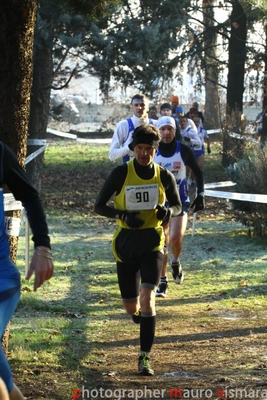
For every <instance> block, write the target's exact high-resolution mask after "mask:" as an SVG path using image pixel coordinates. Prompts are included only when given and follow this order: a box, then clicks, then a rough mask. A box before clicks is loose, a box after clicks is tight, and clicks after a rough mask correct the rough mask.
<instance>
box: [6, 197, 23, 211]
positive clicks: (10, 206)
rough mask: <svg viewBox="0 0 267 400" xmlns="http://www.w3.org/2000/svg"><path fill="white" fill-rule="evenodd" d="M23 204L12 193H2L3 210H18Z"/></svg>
mask: <svg viewBox="0 0 267 400" xmlns="http://www.w3.org/2000/svg"><path fill="white" fill-rule="evenodd" d="M22 209H23V206H22V204H21V202H20V201H17V200H16V199H15V197H14V196H13V194H12V193H4V210H5V211H19V210H22Z"/></svg>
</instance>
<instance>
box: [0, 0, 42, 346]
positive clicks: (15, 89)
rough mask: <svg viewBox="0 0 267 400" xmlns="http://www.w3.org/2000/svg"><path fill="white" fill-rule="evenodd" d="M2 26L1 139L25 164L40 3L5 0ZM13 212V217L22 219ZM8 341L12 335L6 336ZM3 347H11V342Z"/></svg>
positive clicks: (13, 239) (0, 6)
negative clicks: (34, 45) (38, 5)
mask: <svg viewBox="0 0 267 400" xmlns="http://www.w3.org/2000/svg"><path fill="white" fill-rule="evenodd" d="M0 12H1V17H2V18H1V25H0V69H1V77H2V78H1V79H0V140H2V141H3V142H5V143H6V144H7V145H8V146H10V147H11V148H12V150H13V151H14V152H15V153H16V155H17V157H18V160H19V162H20V164H21V165H22V166H23V165H24V163H25V157H26V150H27V135H28V121H29V110H30V91H31V84H32V48H33V36H34V35H33V34H34V22H35V15H36V0H1V3H0ZM19 214H20V213H19V212H17V211H15V212H12V213H11V215H10V214H9V215H10V216H11V217H16V216H19ZM9 243H10V249H11V258H12V260H13V261H14V262H15V261H16V254H17V243H18V238H17V237H14V236H10V237H9ZM5 338H6V339H5V341H7V340H8V335H6V336H5ZM3 346H4V347H5V348H7V343H4V344H3Z"/></svg>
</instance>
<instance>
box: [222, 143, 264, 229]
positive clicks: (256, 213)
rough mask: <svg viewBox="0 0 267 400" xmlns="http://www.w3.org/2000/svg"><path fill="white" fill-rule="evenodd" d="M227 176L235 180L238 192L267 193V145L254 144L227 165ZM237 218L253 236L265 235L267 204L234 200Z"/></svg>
mask: <svg viewBox="0 0 267 400" xmlns="http://www.w3.org/2000/svg"><path fill="white" fill-rule="evenodd" d="M226 173H227V175H228V176H229V178H230V179H231V180H232V181H234V182H236V183H237V185H236V187H235V191H237V192H240V193H255V194H266V193H267V182H266V176H267V145H265V146H264V147H260V146H256V147H255V148H254V150H253V151H252V152H250V153H248V154H247V155H246V156H245V157H244V159H242V160H239V161H237V163H236V164H234V165H232V166H229V167H228V169H227V171H226ZM233 207H234V209H235V210H236V216H237V219H238V220H239V221H240V222H242V224H243V225H245V226H247V227H249V230H251V231H252V233H253V235H255V236H266V235H267V204H261V203H254V202H244V201H234V202H233Z"/></svg>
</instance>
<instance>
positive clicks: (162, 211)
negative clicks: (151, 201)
mask: <svg viewBox="0 0 267 400" xmlns="http://www.w3.org/2000/svg"><path fill="white" fill-rule="evenodd" d="M156 210H157V213H156V216H157V219H159V220H162V222H163V223H164V222H168V221H169V219H170V214H171V213H170V210H169V209H168V208H167V207H165V206H160V205H159V204H158V205H157V207H156Z"/></svg>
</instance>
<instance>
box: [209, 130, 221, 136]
mask: <svg viewBox="0 0 267 400" xmlns="http://www.w3.org/2000/svg"><path fill="white" fill-rule="evenodd" d="M221 131H222V130H221V129H208V130H207V134H208V135H212V134H213V133H220V132H221Z"/></svg>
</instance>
